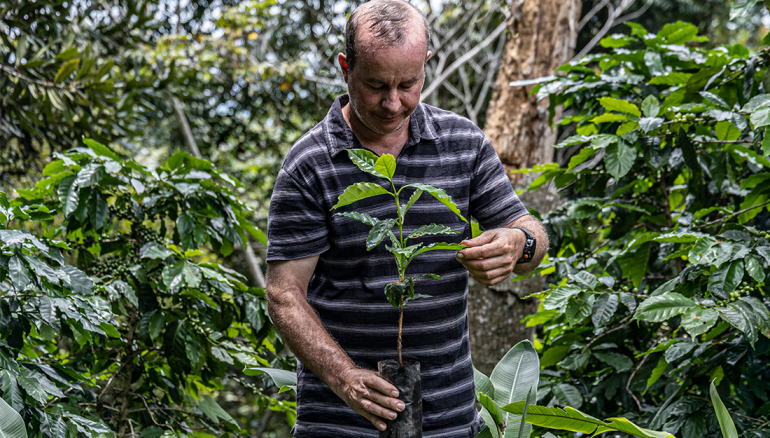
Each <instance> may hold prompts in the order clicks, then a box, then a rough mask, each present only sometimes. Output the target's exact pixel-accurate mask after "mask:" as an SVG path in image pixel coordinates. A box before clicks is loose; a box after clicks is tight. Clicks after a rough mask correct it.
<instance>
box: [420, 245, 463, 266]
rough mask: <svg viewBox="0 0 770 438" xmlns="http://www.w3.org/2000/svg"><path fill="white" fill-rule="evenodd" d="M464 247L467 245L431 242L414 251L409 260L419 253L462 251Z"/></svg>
mask: <svg viewBox="0 0 770 438" xmlns="http://www.w3.org/2000/svg"><path fill="white" fill-rule="evenodd" d="M463 248H465V245H461V244H459V243H446V242H437V243H431V244H430V245H428V246H423V247H422V248H420V250H419V251H417V252H416V253H414V254H413V255H412V256H411V257H410V258H409V261H410V262H411V261H412V260H414V258H415V257H417V256H418V255H420V254H422V253H424V252H428V251H436V250H449V251H460V250H461V249H463Z"/></svg>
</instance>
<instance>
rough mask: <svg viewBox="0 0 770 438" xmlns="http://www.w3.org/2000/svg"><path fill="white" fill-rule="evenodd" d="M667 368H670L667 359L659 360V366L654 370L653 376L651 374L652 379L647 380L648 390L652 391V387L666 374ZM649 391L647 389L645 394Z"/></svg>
mask: <svg viewBox="0 0 770 438" xmlns="http://www.w3.org/2000/svg"><path fill="white" fill-rule="evenodd" d="M666 368H668V362H667V361H666V358H664V357H661V358H660V360H658V364H657V365H656V366H655V368H654V369H653V370H652V374H650V377H649V378H647V389H650V386H652V385H654V384H655V382H657V381H658V379H660V377H661V376H662V375H663V373H665V372H666ZM647 389H645V392H646V391H647Z"/></svg>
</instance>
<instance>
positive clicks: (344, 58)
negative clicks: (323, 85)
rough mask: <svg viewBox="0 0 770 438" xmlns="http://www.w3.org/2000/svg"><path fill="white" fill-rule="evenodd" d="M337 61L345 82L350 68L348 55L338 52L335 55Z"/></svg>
mask: <svg viewBox="0 0 770 438" xmlns="http://www.w3.org/2000/svg"><path fill="white" fill-rule="evenodd" d="M337 61H339V63H340V69H341V70H342V77H343V78H344V79H345V82H347V81H348V74H349V73H350V70H349V69H348V57H347V56H345V55H344V54H342V53H340V54H338V55H337Z"/></svg>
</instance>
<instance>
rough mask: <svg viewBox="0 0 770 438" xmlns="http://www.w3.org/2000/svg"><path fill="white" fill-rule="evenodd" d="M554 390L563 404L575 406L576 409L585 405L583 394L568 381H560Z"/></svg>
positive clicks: (559, 401)
mask: <svg viewBox="0 0 770 438" xmlns="http://www.w3.org/2000/svg"><path fill="white" fill-rule="evenodd" d="M552 391H553V396H554V397H556V400H557V401H558V403H559V405H561V406H570V407H572V406H574V407H575V409H578V408H580V407H581V406H583V396H582V395H581V394H580V391H579V390H578V389H577V388H575V387H574V386H572V385H570V384H568V383H559V384H558V385H556V386H554V387H553V389H552Z"/></svg>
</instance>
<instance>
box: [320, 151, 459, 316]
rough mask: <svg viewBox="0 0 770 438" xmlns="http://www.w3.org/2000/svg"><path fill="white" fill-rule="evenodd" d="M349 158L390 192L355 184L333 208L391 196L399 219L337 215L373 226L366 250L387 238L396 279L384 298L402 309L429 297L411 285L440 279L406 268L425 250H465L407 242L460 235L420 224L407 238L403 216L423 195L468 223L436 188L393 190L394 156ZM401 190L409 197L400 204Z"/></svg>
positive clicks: (365, 153)
mask: <svg viewBox="0 0 770 438" xmlns="http://www.w3.org/2000/svg"><path fill="white" fill-rule="evenodd" d="M348 156H349V157H350V160H351V161H352V162H353V163H354V164H355V165H356V166H357V167H358V168H359V169H361V170H362V171H363V172H366V173H368V174H370V175H374V176H376V177H378V178H383V179H386V180H387V182H388V183H389V184H390V187H391V189H392V191H391V190H388V189H387V188H385V187H383V186H381V185H380V184H378V183H374V182H362V183H356V184H353V185H351V186H349V187H347V188H346V189H345V191H344V192H343V193H342V194H341V195H340V196H339V197H338V200H337V204H336V205H335V206H334V207H333V208H334V209H337V208H340V207H344V206H347V205H350V204H353V203H355V202H358V201H360V200H362V199H366V198H370V197H373V196H379V195H390V197H391V198H393V200H394V201H395V203H396V211H397V212H398V216H397V217H395V218H392V219H377V218H374V217H372V216H370V215H368V214H366V213H360V212H356V211H347V212H341V213H337V214H339V215H341V216H345V217H348V218H350V219H355V220H357V221H359V222H363V223H365V224H366V225H369V226H371V227H372V229H371V231H370V232H369V236H368V237H367V239H366V249H367V250H371V249H373V248H375V247H377V245H379V244H380V243H382V241H383V240H385V238H386V237H387V238H389V239H390V243H391V244H390V245H387V246H386V248H387V250H388V251H389V252H390V253H391V254H393V257H394V258H395V261H396V266H397V267H398V276H399V278H398V281H397V282H393V283H389V284H387V285H386V286H385V297H386V298H387V299H388V302H390V304H391V305H392V306H393V307H395V308H398V309H403V308H404V307H405V306H406V305H407V303H408V302H409V301H410V300H415V299H418V298H425V297H428V295H422V294H417V293H415V291H414V282H415V280H416V279H417V278H419V277H432V278H440V277H439V276H438V275H435V274H423V275H416V276H413V275H406V268H407V267H408V266H409V264H410V263H412V261H413V260H414V259H415V258H416V257H417V256H418V255H420V254H423V253H425V252H428V251H438V250H451V251H457V250H460V249H463V248H464V246H463V245H461V244H459V243H444V242H441V243H431V244H429V245H424V244H423V243H416V244H414V243H412V242H410V241H411V240H412V239H416V238H419V237H421V236H425V235H440V234H445V235H453V234H459V232H458V231H454V230H453V229H452V228H451V227H449V226H446V225H440V224H430V225H423V226H421V227H419V228H417V229H416V230H414V231H413V232H412V233H410V234H409V235H407V236H404V217H405V216H406V213H407V211H408V210H409V208H410V207H411V206H412V205H414V203H415V202H417V200H418V199H419V198H420V197H421V195H422V194H423V193H428V194H430V195H431V196H433V197H434V198H436V200H438V201H439V202H441V203H442V204H443V205H445V206H446V207H447V208H448V209H450V210H451V211H452V212H453V213H455V214H456V215H457V216H459V217H460V219H462V220H463V221H465V222H467V220H466V219H465V218H464V217H463V216H462V214H461V213H460V210H459V209H458V208H457V205H455V203H454V201H452V198H451V197H450V196H448V195H447V194H446V192H445V191H444V190H441V189H439V188H437V187H434V186H431V185H428V184H421V183H417V184H408V185H405V186H403V187H401V188H400V189H398V190H396V186H395V184H394V183H393V175H394V174H395V172H396V159H395V158H394V157H393V155H391V154H383V155H382V156H379V157H378V156H377V155H375V154H374V153H372V152H370V151H368V150H366V149H348ZM404 189H409V191H411V194H409V193H408V192H404V194H405V195H406V194H409V198H407V199H408V200H406V203H405V204H403V205H402V202H404V199H402V198H401V192H402V191H404ZM396 227H398V234H396V233H395V232H394V230H395V229H396Z"/></svg>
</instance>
